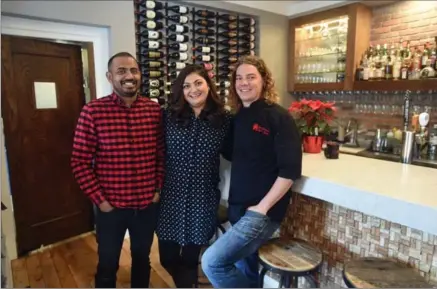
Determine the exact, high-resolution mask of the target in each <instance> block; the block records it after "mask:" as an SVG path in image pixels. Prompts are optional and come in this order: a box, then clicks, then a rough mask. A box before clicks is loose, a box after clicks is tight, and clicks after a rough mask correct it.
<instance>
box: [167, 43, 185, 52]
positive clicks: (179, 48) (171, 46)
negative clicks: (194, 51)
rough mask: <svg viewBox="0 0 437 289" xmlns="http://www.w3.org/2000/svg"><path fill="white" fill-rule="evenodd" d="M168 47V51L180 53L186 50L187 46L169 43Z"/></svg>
mask: <svg viewBox="0 0 437 289" xmlns="http://www.w3.org/2000/svg"><path fill="white" fill-rule="evenodd" d="M168 47H169V48H170V49H174V50H179V51H181V52H184V51H187V50H188V45H187V44H186V43H170V44H169V45H168Z"/></svg>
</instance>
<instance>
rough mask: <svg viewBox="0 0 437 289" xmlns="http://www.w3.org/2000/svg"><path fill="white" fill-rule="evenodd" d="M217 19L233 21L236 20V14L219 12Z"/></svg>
mask: <svg viewBox="0 0 437 289" xmlns="http://www.w3.org/2000/svg"><path fill="white" fill-rule="evenodd" d="M219 19H222V20H225V21H235V20H237V16H234V15H230V14H221V15H219Z"/></svg>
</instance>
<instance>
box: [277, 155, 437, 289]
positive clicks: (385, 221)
mask: <svg viewBox="0 0 437 289" xmlns="http://www.w3.org/2000/svg"><path fill="white" fill-rule="evenodd" d="M346 149H347V148H344V149H342V150H346ZM347 150H348V151H347V152H348V153H351V150H352V151H353V150H354V149H350V148H349V149H347ZM356 151H357V152H358V149H357V150H356ZM280 234H281V235H282V236H283V237H298V238H302V239H304V240H307V241H309V242H311V243H312V244H313V245H315V246H317V247H319V248H320V249H322V251H323V252H324V262H323V267H322V278H321V281H322V285H324V286H329V287H332V286H336V287H338V286H341V287H345V284H344V282H343V280H342V269H343V264H344V261H346V260H349V259H351V258H357V257H360V256H374V257H393V258H396V259H398V260H401V261H403V262H408V263H409V264H411V265H412V266H413V267H415V268H417V269H418V270H420V272H421V274H422V275H423V276H425V277H426V278H427V280H429V281H430V282H431V283H432V284H434V283H435V282H437V170H436V169H433V168H427V167H420V166H415V165H409V164H401V163H395V162H390V161H384V160H377V159H371V158H364V157H359V156H354V155H350V154H344V153H340V157H339V159H326V158H325V156H324V154H323V152H322V153H320V154H306V153H305V154H304V157H303V177H302V179H301V180H299V181H297V182H296V183H295V184H294V186H293V198H292V202H291V204H290V207H289V211H288V214H287V217H286V219H285V220H284V222H283V224H282V226H281V230H280ZM272 277H273V276H272ZM301 285H303V284H301Z"/></svg>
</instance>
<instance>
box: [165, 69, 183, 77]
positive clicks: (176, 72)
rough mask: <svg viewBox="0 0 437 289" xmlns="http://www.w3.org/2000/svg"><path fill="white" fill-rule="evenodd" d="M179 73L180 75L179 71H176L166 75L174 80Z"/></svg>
mask: <svg viewBox="0 0 437 289" xmlns="http://www.w3.org/2000/svg"><path fill="white" fill-rule="evenodd" d="M179 73H180V71H179V70H176V71H172V72H170V73H169V74H167V75H168V76H170V77H173V78H175V77H178V75H179Z"/></svg>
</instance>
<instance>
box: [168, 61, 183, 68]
mask: <svg viewBox="0 0 437 289" xmlns="http://www.w3.org/2000/svg"><path fill="white" fill-rule="evenodd" d="M168 66H169V67H171V68H175V69H183V68H185V66H186V63H185V62H170V64H169V65H168Z"/></svg>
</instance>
